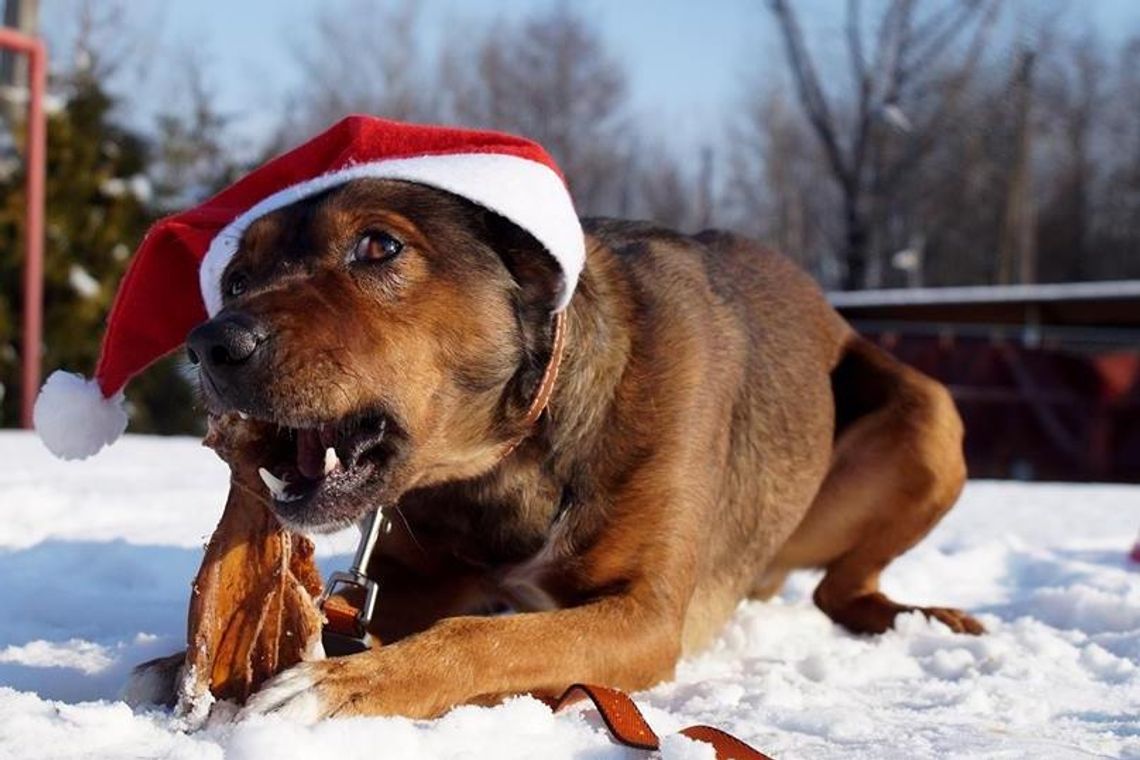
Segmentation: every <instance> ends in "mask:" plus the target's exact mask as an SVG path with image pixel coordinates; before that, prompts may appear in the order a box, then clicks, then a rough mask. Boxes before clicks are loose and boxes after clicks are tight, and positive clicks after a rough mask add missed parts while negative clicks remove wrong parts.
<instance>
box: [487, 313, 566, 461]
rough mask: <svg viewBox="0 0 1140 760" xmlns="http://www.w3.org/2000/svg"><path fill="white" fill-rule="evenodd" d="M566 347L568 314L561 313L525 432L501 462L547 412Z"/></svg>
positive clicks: (505, 453) (524, 421)
mask: <svg viewBox="0 0 1140 760" xmlns="http://www.w3.org/2000/svg"><path fill="white" fill-rule="evenodd" d="M565 346H566V312H565V311H560V312H558V313H557V314H555V315H554V340H553V342H552V345H551V348H550V360H549V361H548V362H547V363H546V369H545V370H544V371H543V373H542V380H541V381H540V382H539V384H538V390H536V391H535V393H534V398H533V399H532V400H531V402H530V408H529V409H527V412H526V417H524V418H523V431H522V433H521V434H520V435H519V436H518V437H517V438H515V439H514V440H513V441H511V443H510V444H509V445H508V446H507V448H506V449H505V450H504V451H503V454H502V456H500V457H499V461H500V462H501V461H502V460H504V459H506V458H507V457H509V456H510V455H511V454H513V453H514V451H515V449H517V448H518V447H519V444H521V443H522V442H523V441H525V440H526V439H527V438H528V437H529V436H530V434H531V429H532V428H533V427H534V424H535V423H536V422H538V418H539V417H541V416H542V413H543V412H544V411H546V407H547V405H548V404H549V403H550V397H551V396H552V395H554V384H555V383H556V382H557V381H558V370H559V368H560V367H561V366H562V354H563V352H564V349H565Z"/></svg>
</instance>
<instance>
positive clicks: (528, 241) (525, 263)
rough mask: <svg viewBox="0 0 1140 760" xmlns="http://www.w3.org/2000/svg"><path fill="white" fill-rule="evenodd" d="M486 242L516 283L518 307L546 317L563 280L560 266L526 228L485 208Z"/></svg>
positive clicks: (527, 313)
mask: <svg viewBox="0 0 1140 760" xmlns="http://www.w3.org/2000/svg"><path fill="white" fill-rule="evenodd" d="M483 226H484V229H485V231H486V236H487V242H488V243H489V244H490V246H491V248H492V249H493V250H494V251H495V252H496V253H498V254H499V258H500V259H502V262H503V265H504V266H506V268H507V271H509V272H510V273H511V277H512V278H513V279H514V281H515V284H517V285H518V288H519V290H518V307H519V309H520V311H521V312H522V313H523V315H525V316H526V317H549V315H550V314H551V313H552V312H553V310H554V305H555V301H556V300H557V299H558V292H559V290H560V289H561V286H562V282H563V274H562V268H561V267H559V266H558V263H557V262H556V261H555V260H554V257H553V256H551V255H550V253H549V252H547V250H546V248H545V247H543V245H542V243H540V242H538V240H536V239H535V238H534V236H533V235H531V234H530V233H529V232H527V231H526V230H524V229H523V228H522V227H519V226H518V225H517V224H515V223H513V222H511V221H509V220H507V219H506V218H504V217H502V216H499V215H498V214H496V213H494V212H491V211H486V212H484V214H483Z"/></svg>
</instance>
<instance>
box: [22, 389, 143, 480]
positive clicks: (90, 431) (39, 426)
mask: <svg viewBox="0 0 1140 760" xmlns="http://www.w3.org/2000/svg"><path fill="white" fill-rule="evenodd" d="M32 419H33V421H34V422H35V425H36V433H37V434H38V435H39V436H40V440H41V441H43V442H44V445H45V446H47V447H48V449H49V450H50V451H51V453H53V454H55V455H56V456H57V457H59V458H60V459H86V458H87V457H89V456H91V455H92V454H94V453H96V452H97V451H99V449H101V448H103V447H104V446H106V445H107V444H110V443H114V442H115V440H116V439H117V438H118V437H119V436H121V435H122V434H123V431H124V430H126V429H127V411H126V409H124V408H123V394H122V392H121V391H120V392H119V393H116V394H115V395H114V396H112V397H111V398H104V397H103V391H102V390H100V388H99V383H97V382H95V381H94V380H88V379H87V378H85V377H83V376H81V375H76V374H74V373H72V372H64V371H62V370H58V371H56V372H53V373H52V374H51V377H49V378H48V379H47V382H46V383H44V387H43V388H41V389H40V395H39V397H38V398H36V405H35V408H34V409H33V410H32Z"/></svg>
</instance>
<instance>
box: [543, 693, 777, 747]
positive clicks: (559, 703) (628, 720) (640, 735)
mask: <svg viewBox="0 0 1140 760" xmlns="http://www.w3.org/2000/svg"><path fill="white" fill-rule="evenodd" d="M583 698H585V699H589V700H590V701H591V702H593V703H594V707H596V708H597V709H598V714H599V715H601V716H602V721H603V722H605V724H606V728H608V729H609V731H610V735H611V736H613V738H614V740H615V741H617V742H618V743H619V744H624V745H625V746H627V747H633V748H634V749H643V750H648V751H652V750H657V749H660V748H661V740H660V739H659V738H658V737H657V734H656V733H654V731H653V729H652V728H650V726H649V723H648V722H647V721H646V720H645V716H644V715H642V714H641V710H638V709H637V705H635V704H634V703H633V700H632V699H630V698H629V695H628V694H626V693H625V692H621V691H618V690H617V689H611V688H609V687H608V686H597V685H595V684H585V683H576V684H574V685H573V686H571V687H570V688H568V689H567V690H566V691H564V692H563V693H562V696H561V697H559V698H558V699H545V700H543V701H544V702H546V703H547V704H548V705H550V707H551V709H552V710H554V711H555V712H558V711H559V710H562V709H563V708H565V707H568V706H570V705H572V704H574V703H575V702H578V701H580V700H582V699H583ZM681 733H682V734H684V735H685V736H687V737H689V738H690V739H695V740H696V741H701V742H706V743H708V744H711V745H712V746H713V750H715V751H716V757H717V760H772V758H771V757H769V756H768V755H765V754H764V753H763V752H760V751H759V750H756V749H753V748H752V747H750V746H749V745H747V744H745V743H744V742H742V741H741V740H740V739H737V738H736V737H735V736H733V735H732V734H728V733H725V732H724V731H721V730H720V729H719V728H713V727H712V726H689V727H688V728H686V729H684V730H683V731H681Z"/></svg>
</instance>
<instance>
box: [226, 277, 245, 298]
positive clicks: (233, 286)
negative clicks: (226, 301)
mask: <svg viewBox="0 0 1140 760" xmlns="http://www.w3.org/2000/svg"><path fill="white" fill-rule="evenodd" d="M248 287H249V278H248V277H246V276H245V274H243V273H241V272H235V273H234V274H232V275H230V277H229V279H228V280H226V295H228V296H231V297H233V298H237V297H238V296H240V295H241V294H242V293H244V292H245V290H246V288H248Z"/></svg>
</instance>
